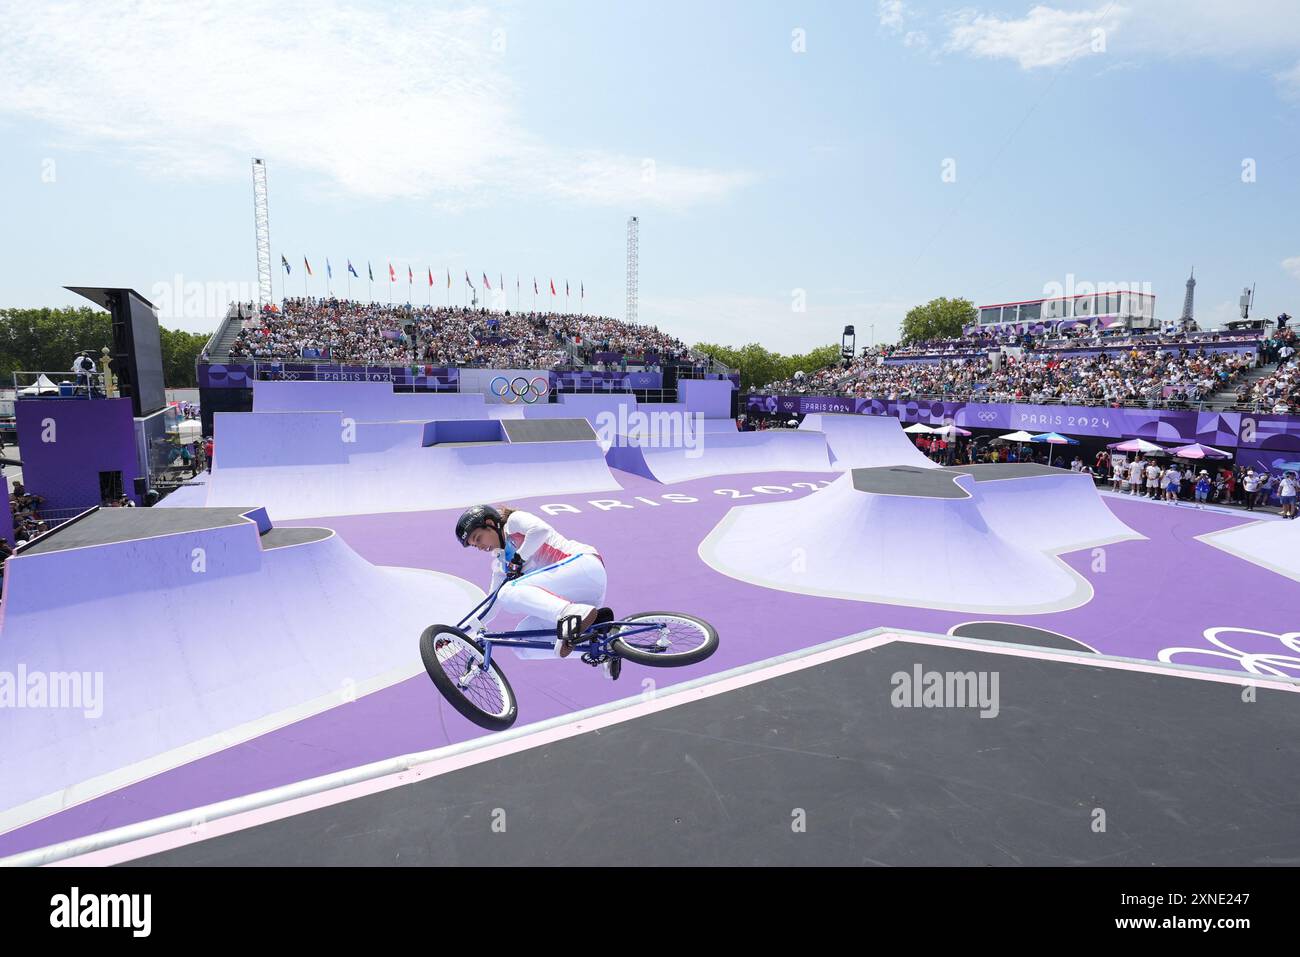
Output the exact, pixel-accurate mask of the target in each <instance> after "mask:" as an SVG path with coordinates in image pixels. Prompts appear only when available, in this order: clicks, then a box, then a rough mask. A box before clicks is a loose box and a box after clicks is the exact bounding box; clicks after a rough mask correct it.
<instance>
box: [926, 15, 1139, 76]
mask: <svg viewBox="0 0 1300 957" xmlns="http://www.w3.org/2000/svg"><path fill="white" fill-rule="evenodd" d="M1124 13H1125V11H1124V8H1122V7H1115V6H1113V5H1112V7H1111V8H1107V7H1103V8H1100V9H1098V10H1095V11H1091V10H1080V11H1066V10H1056V9H1053V8H1051V7H1042V6H1038V7H1034V8H1033V9H1032V10H1030V11H1029V13H1027V14H1026V15H1025V16H1024V17H1022V18H1020V19H1019V20H1002V19H999V18H998V17H996V16H985V15H984V14H981V13H977V12H975V11H971V10H962V11H960V12H958V13H955V14H952V15H951V16H950V17H949V19H948V27H949V30H948V40H947V43H946V44H945V49H946V50H948V51H950V52H956V53H969V54H971V55H972V56H977V57H987V58H991V59H1010V60H1015V61H1016V62H1017V63H1019V64H1020V67H1021V68H1022V69H1025V70H1032V69H1034V68H1036V67H1044V66H1059V65H1061V64H1064V63H1069V62H1070V61H1071V60H1075V59H1077V58H1079V57H1081V56H1089V55H1092V54H1095V53H1098V52H1101V51H1100V50H1099V49H1098V42H1099V38H1100V41H1101V43H1102V49H1103V50H1104V44H1105V42H1106V39H1105V38H1106V34H1108V33H1109V32H1110V31H1112V30H1114V29H1115V28H1116V26H1117V25H1118V24H1119V22H1120V20H1121V19H1122V17H1123V15H1124Z"/></svg>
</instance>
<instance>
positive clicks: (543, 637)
mask: <svg viewBox="0 0 1300 957" xmlns="http://www.w3.org/2000/svg"><path fill="white" fill-rule="evenodd" d="M556 567H558V565H547V566H545V567H543V568H538V569H536V571H533V572H529V573H528V574H529V575H533V574H536V572H544V571H548V570H549V569H552V568H556ZM517 580H518V579H514V578H508V579H506V580H505V581H503V582H502V583H501V584H500V585H498V586H497V587H496V590H495V591H493V592H492V594H490V595H488V596H486V597H485V598H484V599H483V600H482V601H481V602H479V603H478V604H477V605H475V606H474V609H473V610H472V611H470V613H469V614H467V615H466V616H465V617H464V618H462V619H461V620H460V621H459V622H458V623H457V625H456V627H457V628H458V629H460V630H461V631H464V630H465V625H466V624H467V623H468V622H469V621H471V620H472V619H474V618H477V617H479V616H480V615H483V614H487V612H488V611H489V610H491V608H492V606H493V605H494V604H496V600H497V595H498V594H500V593H501V589H502V588H505V587H506V586H507V585H509V584H510V583H511V582H512V581H517ZM615 628H620V629H622V631H621V632H620V633H619V634H618V635H617V637H618V638H627V637H628V636H630V635H636V634H640V633H641V632H643V631H662V630H663V628H664V626H663V625H651V624H645V623H642V622H635V621H606V622H601V623H600V624H596V625H592V626H591V627H590V628H588V629H587V630H586V631H584V632H583V633H582V634H581V635H578V636H576V637H575V638H574V642H573V645H574V648H575V649H579V648H582V649H584V650H585V652H586V653H587V654H590V655H593V656H596V657H599V656H601V655H606V656H609V657H618V655H617V653H616V652H614V651H612V650H611V649H610V645H612V644H613V642H614V638H615V637H616V636H613V635H610V634H609V632H610V631H612V630H613V629H615ZM558 637H559V634H558V631H557V629H556V628H525V629H523V630H521V631H485V632H483V634H482V635H480V636H479V638H480V640H481V641H482V642H483V670H485V671H486V670H487V669H488V668H489V667H491V665H492V649H493V647H494V646H496V645H501V646H503V647H506V648H538V649H542V650H550V649H552V648H554V647H555V639H556V638H558Z"/></svg>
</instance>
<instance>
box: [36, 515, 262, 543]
mask: <svg viewBox="0 0 1300 957" xmlns="http://www.w3.org/2000/svg"><path fill="white" fill-rule="evenodd" d="M254 508H255V506H251V505H250V506H245V507H244V508H101V509H100V510H99V511H97V512H95V513H94V514H93V515H87V516H86V517H85V518H83V519H81V520H79V521H76V522H69V523H68V524H66V525H60V526H59V527H58V528H56V529H54V530H53V531H51V532H50V533H49V534H47V535H42V536H41V538H40V539H39V540H38V541H35V542H33V543H32V544H31V545H30V546H28V547H27V548H24V549H22V551H21V553H20V554H23V555H40V554H43V553H46V552H60V551H64V550H66V549H69V548H84V547H86V546H87V545H111V544H114V543H116V542H131V541H135V540H137V539H141V538H152V537H154V536H157V535H175V534H178V533H180V532H197V531H202V530H204V529H209V528H224V527H225V526H227V525H241V524H244V523H246V522H249V521H251V520H250V519H247V518H245V517H244V515H245V513H247V512H251V511H253V510H254Z"/></svg>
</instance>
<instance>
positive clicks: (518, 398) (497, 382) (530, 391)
mask: <svg viewBox="0 0 1300 957" xmlns="http://www.w3.org/2000/svg"><path fill="white" fill-rule="evenodd" d="M550 392H551V380H550V377H549V376H544V375H535V376H533V377H532V378H531V379H530V378H529V377H528V376H526V375H517V376H514V377H510V376H504V375H499V376H497V377H496V378H495V379H493V380H492V381H491V383H489V384H488V391H487V395H488V396H491V397H493V398H495V399H497V400H499V401H501V402H508V403H515V402H522V403H523V404H524V405H532V404H533V403H534V402H536V401H537V400H538V399H541V400H543V401H545V400H546V397H547V396H548V395H549V394H550Z"/></svg>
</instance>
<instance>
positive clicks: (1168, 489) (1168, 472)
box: [1161, 462, 1183, 503]
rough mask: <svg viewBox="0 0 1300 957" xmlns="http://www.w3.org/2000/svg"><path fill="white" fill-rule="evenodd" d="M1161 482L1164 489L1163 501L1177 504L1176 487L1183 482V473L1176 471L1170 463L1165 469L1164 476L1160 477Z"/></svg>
mask: <svg viewBox="0 0 1300 957" xmlns="http://www.w3.org/2000/svg"><path fill="white" fill-rule="evenodd" d="M1161 482H1162V483H1163V484H1164V487H1165V501H1166V502H1174V503H1177V501H1178V486H1179V485H1181V484H1182V482H1183V473H1182V472H1180V471H1178V469H1177V468H1176V467H1175V466H1174V463H1173V462H1170V463H1169V466H1168V468H1166V469H1165V472H1164V475H1162V476H1161Z"/></svg>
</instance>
